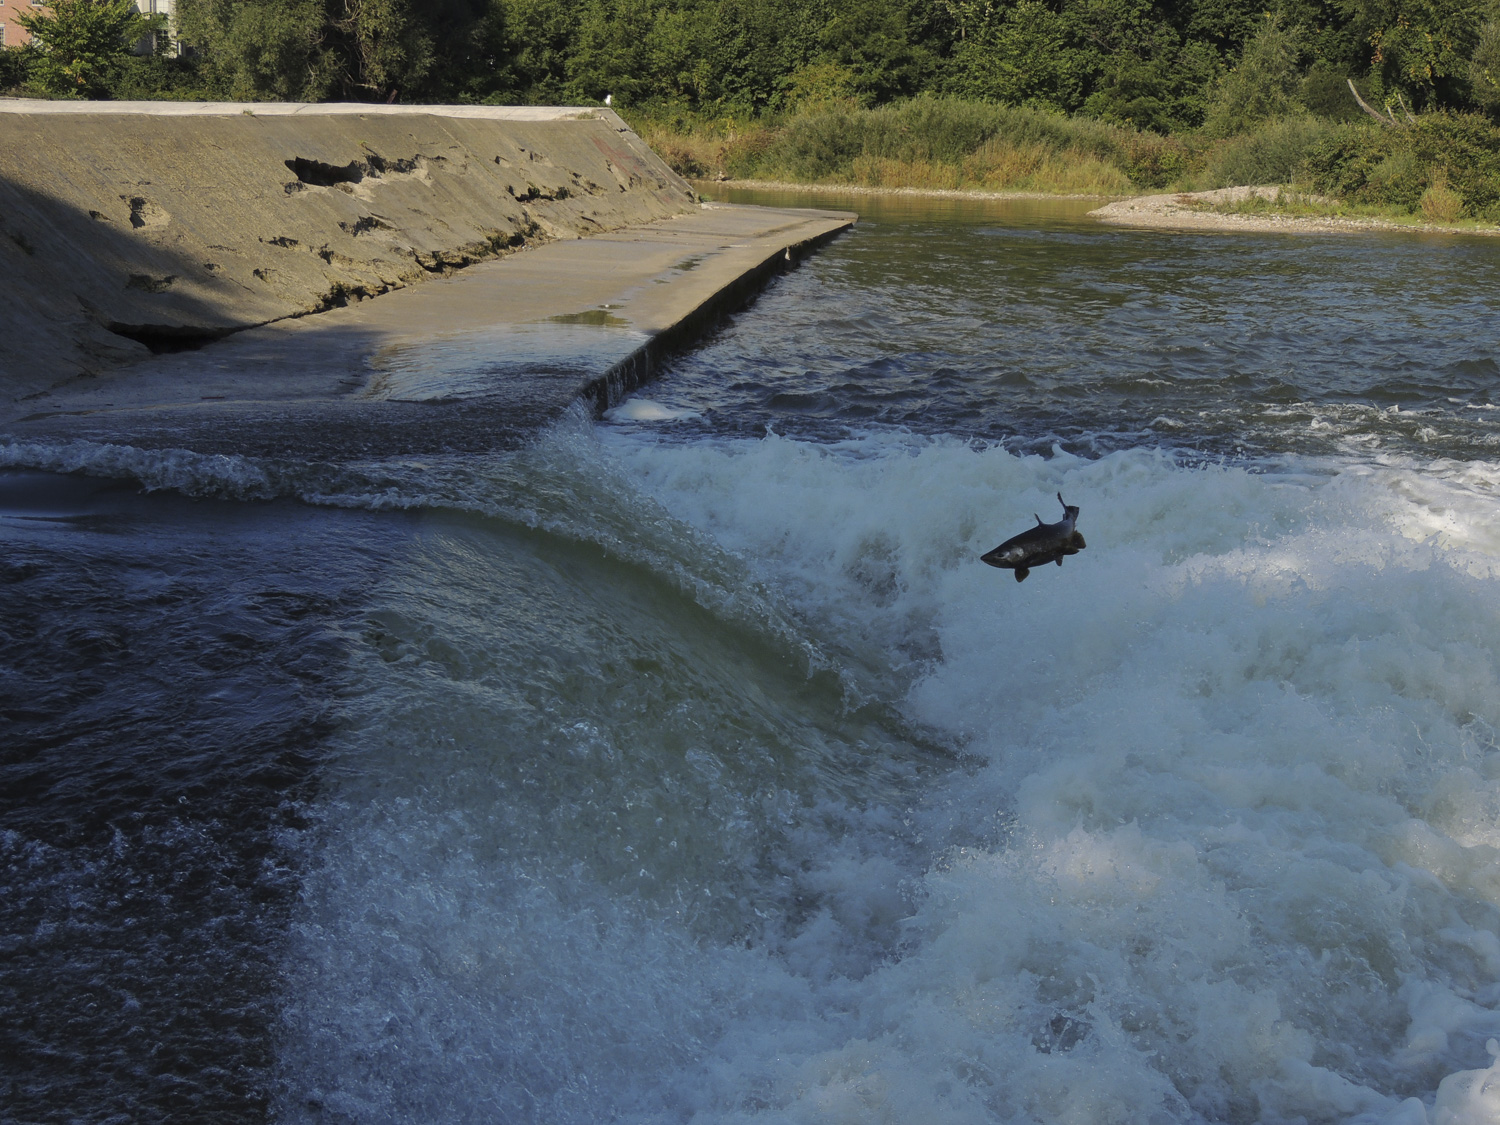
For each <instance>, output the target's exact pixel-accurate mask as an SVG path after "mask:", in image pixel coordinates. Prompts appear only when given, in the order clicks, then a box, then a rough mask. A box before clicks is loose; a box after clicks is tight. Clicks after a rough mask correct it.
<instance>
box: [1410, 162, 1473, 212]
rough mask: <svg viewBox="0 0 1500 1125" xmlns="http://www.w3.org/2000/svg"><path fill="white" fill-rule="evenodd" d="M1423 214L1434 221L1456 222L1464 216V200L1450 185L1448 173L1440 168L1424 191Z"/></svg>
mask: <svg viewBox="0 0 1500 1125" xmlns="http://www.w3.org/2000/svg"><path fill="white" fill-rule="evenodd" d="M1421 206H1422V214H1423V215H1424V216H1425V217H1426V218H1428V219H1430V220H1431V221H1432V222H1434V223H1456V222H1458V220H1459V219H1461V218H1463V217H1464V201H1463V199H1462V198H1461V197H1460V196H1459V194H1458V193H1457V192H1456V191H1454V190H1452V189H1451V188H1450V187H1449V186H1448V173H1447V171H1446V170H1445V169H1439V170H1438V172H1437V175H1435V176H1434V177H1433V179H1432V185H1431V186H1430V187H1428V189H1427V190H1426V191H1424V192H1423V193H1422V200H1421Z"/></svg>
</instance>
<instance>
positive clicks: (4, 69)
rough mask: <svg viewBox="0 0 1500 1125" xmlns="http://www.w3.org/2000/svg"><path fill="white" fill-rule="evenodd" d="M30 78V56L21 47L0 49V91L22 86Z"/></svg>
mask: <svg viewBox="0 0 1500 1125" xmlns="http://www.w3.org/2000/svg"><path fill="white" fill-rule="evenodd" d="M30 77H31V54H30V52H29V51H26V50H25V49H24V48H21V47H5V48H0V90H13V89H15V88H16V87H17V86H23V85H25V83H26V80H27V79H28V78H30Z"/></svg>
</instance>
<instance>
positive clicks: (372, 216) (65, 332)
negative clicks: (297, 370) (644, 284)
mask: <svg viewBox="0 0 1500 1125" xmlns="http://www.w3.org/2000/svg"><path fill="white" fill-rule="evenodd" d="M694 200H695V197H694V195H693V193H692V190H691V188H690V187H689V186H688V185H687V184H686V183H685V182H684V181H682V180H681V179H680V178H679V177H677V176H676V175H675V174H674V173H673V172H672V171H671V170H670V169H669V168H667V166H666V165H665V164H663V163H662V161H661V160H660V159H658V158H657V157H656V156H655V154H653V153H652V152H651V151H650V149H649V148H647V147H646V146H645V144H644V143H642V142H641V140H640V139H639V138H638V137H636V136H635V134H634V133H632V132H631V131H630V130H629V129H628V128H627V127H626V126H625V124H624V123H623V122H622V121H621V120H620V119H619V117H618V116H616V115H615V114H614V113H612V112H610V111H608V110H577V109H567V110H562V109H538V108H520V109H505V108H486V107H372V106H303V105H290V106H266V105H260V104H257V105H222V104H219V105H181V104H172V103H114V104H109V103H105V104H103V105H101V104H100V103H85V104H79V103H56V102H40V103H39V102H21V101H8V102H6V101H0V395H3V396H5V397H7V398H10V399H12V400H15V399H23V398H25V397H27V396H29V395H32V394H35V393H37V392H39V391H41V390H44V389H46V388H48V387H51V386H55V385H56V384H57V383H59V382H61V381H63V380H65V379H68V378H72V377H75V376H77V375H79V374H88V373H91V372H100V371H103V370H105V369H106V368H108V367H111V366H114V365H117V364H119V363H126V362H130V361H132V360H134V359H138V358H142V357H145V356H146V355H148V354H150V352H151V351H152V350H163V349H170V348H173V347H177V346H184V345H189V344H191V343H193V342H195V341H202V340H203V339H206V338H214V337H216V336H219V335H223V334H226V333H228V332H231V331H234V330H236V329H239V328H244V327H248V326H251V325H255V324H263V323H266V322H269V321H273V320H278V319H281V318H285V317H292V316H301V315H305V314H307V313H311V312H317V311H320V310H323V309H327V308H330V307H335V306H338V305H342V304H345V303H347V302H349V301H350V300H355V299H359V298H363V297H369V296H374V295H377V294H379V293H383V292H385V291H387V290H390V289H395V288H400V287H404V286H407V285H411V284H413V283H416V282H420V281H422V280H424V279H426V278H429V277H434V276H445V275H447V274H451V273H452V272H453V271H454V270H456V269H460V268H462V267H464V266H466V265H469V264H471V263H474V262H478V261H483V260H485V259H488V258H493V257H497V256H499V255H502V254H506V253H510V252H514V251H515V250H518V249H521V248H524V247H526V246H527V245H530V244H534V243H536V242H539V241H547V240H551V239H558V238H576V237H580V236H584V235H587V234H591V233H597V232H600V231H608V230H616V229H620V228H623V227H627V226H632V225H636V224H640V223H644V222H650V221H652V220H655V219H660V218H664V217H667V216H670V215H677V214H684V213H687V212H689V211H691V210H692V209H693V208H694V206H695V201H694Z"/></svg>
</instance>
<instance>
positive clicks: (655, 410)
mask: <svg viewBox="0 0 1500 1125" xmlns="http://www.w3.org/2000/svg"><path fill="white" fill-rule="evenodd" d="M701 417H703V415H702V414H701V413H699V412H698V411H696V410H689V409H687V408H686V407H682V406H668V405H667V404H666V403H661V402H655V401H653V400H651V399H649V398H641V397H640V396H639V395H632V396H631V397H630V398H627V399H626V400H625V401H624V402H622V403H620V405H619V406H614V407H611V408H610V409H608V410H606V411H605V412H604V420H605V421H606V422H682V421H686V420H687V419H690V418H701Z"/></svg>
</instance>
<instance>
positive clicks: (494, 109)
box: [0, 98, 627, 129]
mask: <svg viewBox="0 0 1500 1125" xmlns="http://www.w3.org/2000/svg"><path fill="white" fill-rule="evenodd" d="M0 113H23V114H28V115H39V116H47V115H69V116H92V117H100V116H112V115H113V116H119V115H126V114H129V115H135V116H144V117H240V116H244V117H344V116H351V115H353V116H365V117H458V118H472V119H476V120H482V121H570V120H589V119H593V120H604V121H614V122H618V123H619V126H620V128H622V129H624V128H627V126H626V125H625V122H624V121H623V120H622V119H621V118H620V116H619V114H617V113H615V111H614V110H612V109H609V108H607V107H605V106H547V105H538V106H527V105H521V106H504V105H369V104H366V103H365V102H73V101H48V100H46V99H43V98H0Z"/></svg>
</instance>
